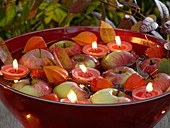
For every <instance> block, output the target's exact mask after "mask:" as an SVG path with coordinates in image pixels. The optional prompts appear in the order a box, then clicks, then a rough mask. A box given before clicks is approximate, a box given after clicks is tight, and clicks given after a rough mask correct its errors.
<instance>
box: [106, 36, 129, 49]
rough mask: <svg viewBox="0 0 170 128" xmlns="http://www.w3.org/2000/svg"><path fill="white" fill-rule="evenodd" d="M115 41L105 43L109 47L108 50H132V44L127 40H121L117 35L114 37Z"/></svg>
mask: <svg viewBox="0 0 170 128" xmlns="http://www.w3.org/2000/svg"><path fill="white" fill-rule="evenodd" d="M115 40H116V41H115V42H110V43H108V44H107V47H108V48H109V50H110V51H112V52H114V51H127V52H129V51H131V50H132V45H131V44H130V43H128V42H124V41H121V39H120V37H119V36H116V37H115Z"/></svg>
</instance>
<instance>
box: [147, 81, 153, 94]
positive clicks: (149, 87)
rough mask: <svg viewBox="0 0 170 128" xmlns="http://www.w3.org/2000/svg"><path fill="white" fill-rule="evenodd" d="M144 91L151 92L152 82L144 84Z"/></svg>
mask: <svg viewBox="0 0 170 128" xmlns="http://www.w3.org/2000/svg"><path fill="white" fill-rule="evenodd" d="M146 91H147V92H152V91H153V86H152V83H151V82H150V83H148V84H147V86H146Z"/></svg>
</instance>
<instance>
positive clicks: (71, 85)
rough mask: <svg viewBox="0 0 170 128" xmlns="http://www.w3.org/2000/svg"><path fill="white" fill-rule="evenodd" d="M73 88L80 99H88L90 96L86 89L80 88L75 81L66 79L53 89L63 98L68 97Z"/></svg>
mask: <svg viewBox="0 0 170 128" xmlns="http://www.w3.org/2000/svg"><path fill="white" fill-rule="evenodd" d="M71 90H72V91H74V93H75V94H76V96H77V98H78V99H87V98H88V96H89V94H88V93H87V92H86V91H84V90H83V89H82V88H80V87H79V86H78V85H77V84H76V83H75V82H71V81H66V82H63V83H61V84H59V85H57V86H56V87H55V88H54V89H53V93H56V94H57V96H58V97H59V98H60V99H62V98H67V95H68V94H69V92H70V91H71Z"/></svg>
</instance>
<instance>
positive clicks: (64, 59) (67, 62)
mask: <svg viewBox="0 0 170 128" xmlns="http://www.w3.org/2000/svg"><path fill="white" fill-rule="evenodd" d="M53 52H54V53H56V55H57V57H58V59H59V60H60V62H61V65H62V66H63V68H65V69H66V70H68V71H70V70H71V69H72V62H71V59H70V57H69V56H68V54H67V52H66V51H65V50H64V49H63V48H61V47H59V46H55V47H54V48H53Z"/></svg>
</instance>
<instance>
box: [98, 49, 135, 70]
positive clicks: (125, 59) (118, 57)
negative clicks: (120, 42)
mask: <svg viewBox="0 0 170 128" xmlns="http://www.w3.org/2000/svg"><path fill="white" fill-rule="evenodd" d="M134 62H136V57H135V56H134V55H133V54H132V53H130V52H126V51H115V52H111V53H110V54H108V55H107V56H105V57H104V58H103V59H102V61H101V65H102V67H103V68H104V69H111V68H113V67H117V66H130V65H132V64H133V63H134Z"/></svg>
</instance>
